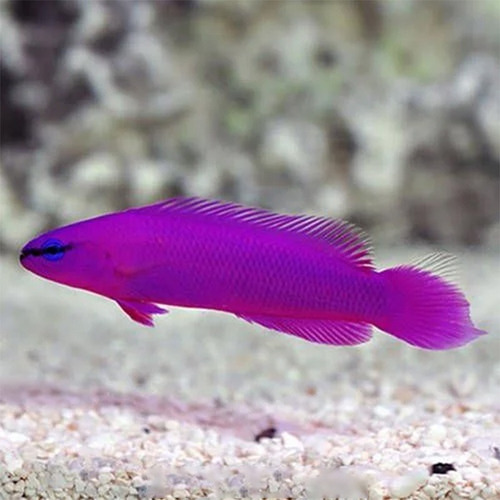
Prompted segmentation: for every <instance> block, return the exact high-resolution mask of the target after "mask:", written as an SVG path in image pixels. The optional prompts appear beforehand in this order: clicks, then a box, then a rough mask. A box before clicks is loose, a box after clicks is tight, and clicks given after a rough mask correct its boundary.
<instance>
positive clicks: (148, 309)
mask: <svg viewBox="0 0 500 500" xmlns="http://www.w3.org/2000/svg"><path fill="white" fill-rule="evenodd" d="M116 302H117V304H118V305H119V306H120V307H121V308H122V309H123V310H124V311H125V314H127V316H128V317H129V318H131V319H133V320H134V321H137V323H141V325H146V326H154V322H153V317H152V316H153V314H166V313H168V311H167V310H166V309H162V308H161V307H158V306H157V305H155V304H152V303H151V302H140V301H134V300H116Z"/></svg>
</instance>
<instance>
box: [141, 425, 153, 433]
mask: <svg viewBox="0 0 500 500" xmlns="http://www.w3.org/2000/svg"><path fill="white" fill-rule="evenodd" d="M142 432H144V434H150V433H151V429H150V428H149V427H143V428H142Z"/></svg>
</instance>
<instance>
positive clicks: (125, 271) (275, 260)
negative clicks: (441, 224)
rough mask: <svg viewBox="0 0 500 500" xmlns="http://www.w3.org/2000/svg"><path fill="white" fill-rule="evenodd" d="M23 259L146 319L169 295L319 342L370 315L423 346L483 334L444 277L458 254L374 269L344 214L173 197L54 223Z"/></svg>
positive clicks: (350, 332) (359, 335)
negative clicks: (282, 212)
mask: <svg viewBox="0 0 500 500" xmlns="http://www.w3.org/2000/svg"><path fill="white" fill-rule="evenodd" d="M20 259H21V263H22V265H23V266H24V267H25V268H26V269H29V270H30V271H32V272H34V273H35V274H38V275H39V276H42V277H44V278H47V279H50V280H53V281H56V282H58V283H62V284H65V285H69V286H73V287H77V288H82V289H84V290H88V291H90V292H94V293H97V294H100V295H104V296H105V297H109V298H110V299H112V300H115V301H116V302H117V303H118V305H119V306H120V307H121V308H122V309H123V310H124V311H125V312H126V313H127V314H128V315H129V316H130V318H132V319H133V320H135V321H137V322H139V323H142V324H144V325H149V326H152V325H153V319H152V315H153V314H162V313H165V312H167V311H166V310H165V309H162V308H160V307H159V306H157V305H156V304H168V305H172V306H183V307H197V308H203V309H215V310H218V311H225V312H230V313H233V314H235V315H236V316H238V317H240V318H243V319H244V320H246V321H250V322H252V323H258V324H260V325H263V326H265V327H266V328H271V329H273V330H278V331H280V332H284V333H288V334H292V335H296V336H298V337H301V338H303V339H306V340H309V341H311V342H318V343H323V344H336V345H355V344H360V343H362V342H366V341H367V340H369V339H370V337H371V329H372V327H371V325H375V326H377V327H378V328H380V329H381V330H384V331H386V332H388V333H390V334H391V335H394V336H396V337H398V338H400V339H401V340H404V341H405V342H408V343H409V344H412V345H415V346H418V347H422V348H426V349H448V348H452V347H457V346H461V345H463V344H466V343H468V342H470V341H472V340H473V339H475V338H476V337H478V336H479V335H481V334H482V333H484V332H483V331H481V330H478V329H477V328H475V327H474V325H473V324H472V322H471V319H470V316H469V304H468V302H467V300H466V299H465V297H464V295H463V294H462V292H461V291H460V290H459V289H458V288H457V287H456V286H454V285H453V284H452V283H450V282H449V281H448V280H447V279H446V273H447V272H448V271H449V270H450V268H451V266H452V263H453V262H452V261H453V260H454V259H453V257H452V256H450V255H447V254H435V255H433V256H431V257H430V258H428V259H426V261H422V262H421V263H420V264H415V265H405V266H399V267H395V268H391V269H386V270H384V271H380V272H378V271H376V270H375V268H374V266H373V263H372V257H371V255H370V245H369V242H368V240H367V238H366V237H365V236H364V235H363V234H362V233H361V232H360V231H359V230H358V229H356V228H355V227H353V226H352V225H351V224H348V223H346V222H344V221H341V220H332V219H327V218H321V217H312V216H303V215H299V216H296V215H280V214H275V213H272V212H268V211H265V210H261V209H256V208H250V207H244V206H241V205H237V204H234V203H227V202H220V201H210V200H202V199H199V198H187V199H172V200H167V201H164V202H161V203H157V204H154V205H149V206H146V207H139V208H132V209H129V210H125V211H123V212H117V213H112V214H107V215H102V216H100V217H96V218H93V219H89V220H85V221H82V222H76V223H74V224H71V225H68V226H64V227H61V228H58V229H54V230H52V231H49V232H47V233H45V234H42V235H41V236H38V237H37V238H35V239H34V240H32V241H30V242H29V243H28V244H27V245H25V246H24V248H23V249H22V252H21V256H20Z"/></svg>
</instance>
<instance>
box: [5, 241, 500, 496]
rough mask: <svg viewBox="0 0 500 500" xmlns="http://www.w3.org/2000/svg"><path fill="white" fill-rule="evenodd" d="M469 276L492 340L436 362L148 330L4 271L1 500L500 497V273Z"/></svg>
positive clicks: (469, 263)
mask: <svg viewBox="0 0 500 500" xmlns="http://www.w3.org/2000/svg"><path fill="white" fill-rule="evenodd" d="M424 253H425V250H420V251H415V250H411V251H410V250H404V249H399V250H391V251H388V250H386V251H385V252H381V255H382V257H384V256H385V258H381V259H380V261H381V262H382V263H383V264H384V265H389V264H395V263H403V262H406V261H408V259H409V256H413V255H415V254H416V255H421V254H422V255H423V254H424ZM461 263H462V275H463V279H462V282H463V286H464V288H465V290H466V291H467V294H468V297H469V299H470V301H471V303H472V314H473V317H474V319H475V320H476V322H477V324H478V326H480V327H481V328H483V329H486V330H487V331H488V332H489V333H490V334H489V335H488V336H485V337H484V338H481V339H479V340H478V341H476V342H474V343H473V344H471V345H469V346H466V347H464V348H462V349H457V350H453V351H449V352H431V351H423V350H417V349H413V348H411V347H409V346H408V345H406V344H403V343H401V342H398V341H397V340H394V339H392V338H389V337H388V336H387V335H384V334H381V333H380V332H376V333H375V335H374V339H373V340H372V341H371V342H370V343H368V344H365V345H363V346H359V347H355V348H335V347H328V346H319V345H314V344H309V343H306V342H304V341H301V340H300V339H295V338H293V337H289V336H286V335H282V334H276V333H272V332H269V331H266V330H264V329H262V328H260V327H257V326H253V325H249V324H246V323H244V322H242V321H240V320H237V319H235V318H232V317H231V316H229V315H222V314H216V313H211V312H200V311H187V310H172V311H171V313H170V314H169V315H167V316H164V317H161V318H158V319H157V320H156V323H157V326H156V329H154V330H153V329H147V328H142V327H140V326H139V325H137V324H134V323H132V322H130V321H129V320H128V318H126V317H125V316H124V315H123V313H121V312H120V310H119V309H118V308H117V307H116V306H115V305H113V304H112V303H111V302H109V301H107V300H105V299H103V298H100V297H96V296H92V295H90V294H85V293H83V292H79V291H76V290H71V289H68V288H64V287H61V286H57V285H55V284H51V283H49V282H46V281H43V280H40V279H38V278H36V277H34V276H32V275H29V274H28V273H26V272H23V271H22V270H21V269H20V268H19V267H18V266H17V264H15V263H14V262H13V261H11V260H5V259H4V260H1V261H0V265H1V276H0V277H1V282H2V293H1V297H0V320H1V323H0V499H15V498H102V499H106V498H120V499H121V498H130V499H135V498H169V499H174V498H213V499H219V498H221V499H222V498H254V499H256V498H294V499H295V498H297V499H298V498H301V499H302V498H304V499H305V498H307V499H319V498H346V499H365V498H367V499H370V500H376V499H388V498H411V499H429V498H439V499H448V498H449V499H457V500H458V499H481V498H484V499H486V498H488V499H498V498H500V399H499V398H498V394H497V393H496V392H495V390H498V387H500V363H499V357H500V314H499V311H498V303H499V302H498V299H499V298H500V276H499V274H500V271H499V269H500V265H499V264H500V262H499V258H498V256H495V255H493V254H488V253H486V252H482V253H467V254H463V255H461ZM495 396H497V397H496V398H495Z"/></svg>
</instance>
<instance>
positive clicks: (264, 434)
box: [255, 427, 278, 442]
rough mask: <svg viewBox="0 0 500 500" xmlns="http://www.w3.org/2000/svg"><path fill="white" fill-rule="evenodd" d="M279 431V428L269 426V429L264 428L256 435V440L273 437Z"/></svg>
mask: <svg viewBox="0 0 500 500" xmlns="http://www.w3.org/2000/svg"><path fill="white" fill-rule="evenodd" d="M277 432H278V430H277V429H276V427H268V428H267V429H264V430H263V431H261V432H259V433H258V434H257V435H256V436H255V441H257V442H259V441H260V440H261V439H264V438H269V439H272V438H273V437H275V436H276V433H277Z"/></svg>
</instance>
